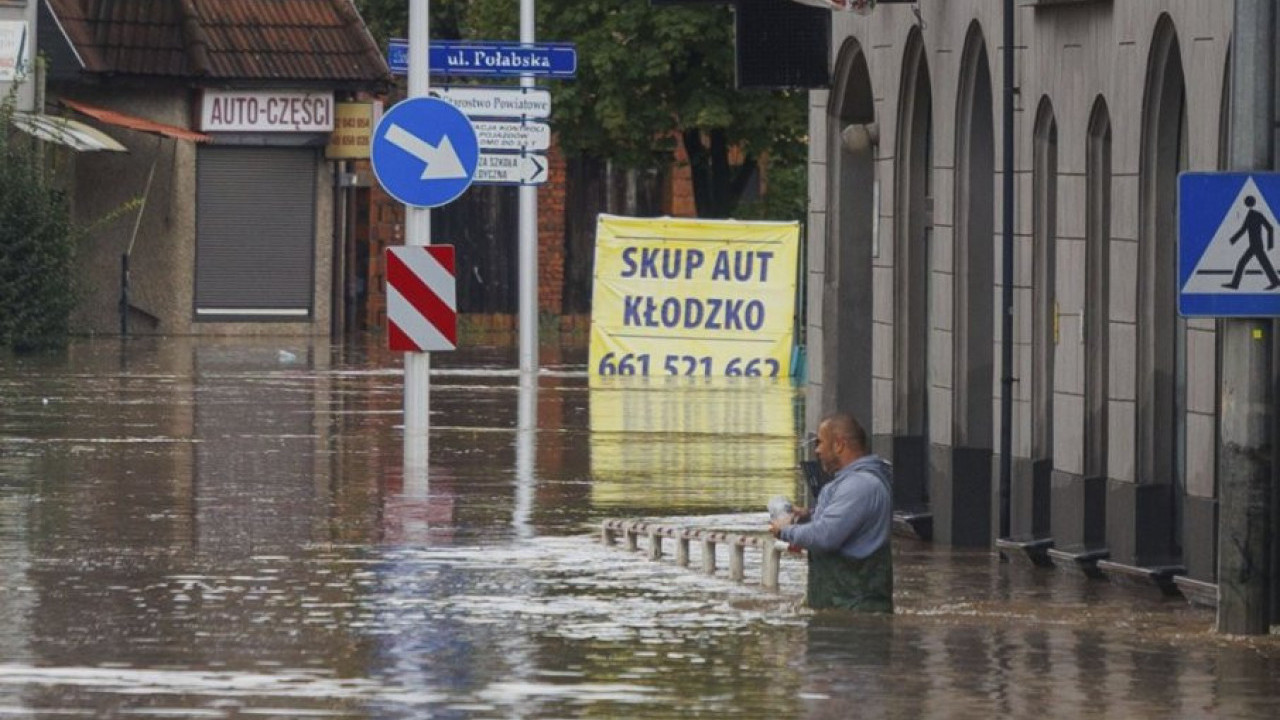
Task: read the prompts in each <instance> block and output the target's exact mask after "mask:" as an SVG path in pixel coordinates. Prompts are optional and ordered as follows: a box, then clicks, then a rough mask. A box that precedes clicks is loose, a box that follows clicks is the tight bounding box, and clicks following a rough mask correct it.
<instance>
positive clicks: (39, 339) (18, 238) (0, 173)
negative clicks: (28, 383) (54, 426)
mask: <svg viewBox="0 0 1280 720" xmlns="http://www.w3.org/2000/svg"><path fill="white" fill-rule="evenodd" d="M13 112H14V104H13V96H12V95H10V97H9V98H7V99H0V347H7V348H9V349H11V350H14V351H16V352H30V351H35V350H44V349H53V348H59V347H62V346H64V345H65V344H66V342H67V337H68V334H69V329H70V318H71V310H72V308H74V307H75V303H76V298H77V294H76V285H75V282H74V278H75V256H76V252H75V250H76V242H77V240H76V237H77V236H76V234H75V232H74V230H73V227H72V223H71V213H70V208H69V207H68V203H67V198H66V195H65V194H64V193H63V192H62V191H61V190H59V189H58V188H56V187H55V186H54V184H53V182H52V180H51V179H50V178H49V176H48V174H47V173H46V172H45V171H44V164H43V162H42V158H41V156H40V154H39V153H38V151H37V147H36V144H35V141H33V140H32V139H31V138H28V137H27V136H26V135H22V134H18V133H17V132H16V131H15V130H14V128H13Z"/></svg>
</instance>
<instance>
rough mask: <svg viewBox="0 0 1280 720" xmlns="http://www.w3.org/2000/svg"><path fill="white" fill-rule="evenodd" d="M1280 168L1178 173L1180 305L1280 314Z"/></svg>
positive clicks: (1210, 313)
mask: <svg viewBox="0 0 1280 720" xmlns="http://www.w3.org/2000/svg"><path fill="white" fill-rule="evenodd" d="M1276 210H1280V173H1240V172H1234V173H1183V174H1182V175H1180V176H1179V177H1178V312H1180V313H1181V314H1182V315H1183V316H1185V317H1275V316H1280V272H1278V271H1277V269H1276V267H1277V260H1276V258H1280V249H1277V248H1276V240H1277V239H1278V238H1277V237H1276V236H1277V235H1280V221H1277V219H1276V212H1275V211H1276Z"/></svg>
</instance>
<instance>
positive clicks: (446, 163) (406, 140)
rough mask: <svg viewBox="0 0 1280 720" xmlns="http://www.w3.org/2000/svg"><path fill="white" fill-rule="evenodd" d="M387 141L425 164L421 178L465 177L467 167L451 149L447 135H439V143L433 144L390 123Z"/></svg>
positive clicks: (449, 178) (444, 178)
mask: <svg viewBox="0 0 1280 720" xmlns="http://www.w3.org/2000/svg"><path fill="white" fill-rule="evenodd" d="M387 142H389V143H391V144H392V145H395V146H396V147H398V148H400V149H401V150H404V151H405V152H407V153H409V154H410V155H412V156H414V157H416V158H418V159H419V160H421V161H422V162H424V163H426V164H427V166H426V168H424V169H423V170H422V179H423V180H455V179H465V178H466V177H467V169H466V168H464V167H462V160H461V159H460V158H459V157H458V153H457V151H455V150H454V149H453V143H451V142H449V136H448V135H445V136H443V137H441V138H440V145H438V146H435V145H432V144H431V143H429V142H427V141H426V140H423V139H422V138H420V137H418V136H417V135H414V134H413V133H411V132H409V131H408V130H405V129H404V128H402V127H400V126H399V125H396V124H395V123H392V124H391V127H389V128H387Z"/></svg>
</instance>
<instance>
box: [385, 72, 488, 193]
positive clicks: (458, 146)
mask: <svg viewBox="0 0 1280 720" xmlns="http://www.w3.org/2000/svg"><path fill="white" fill-rule="evenodd" d="M369 159H370V161H372V163H373V172H374V175H376V176H377V177H378V182H379V183H380V184H381V185H382V187H383V188H384V189H385V190H386V191H387V193H388V194H390V195H391V196H392V197H394V198H395V199H397V200H399V201H400V202H402V203H404V204H405V205H412V206H414V207H439V206H440V205H446V204H448V203H450V202H453V201H454V200H455V199H456V198H457V197H458V196H459V195H461V194H462V193H463V191H465V190H466V189H467V187H468V186H470V185H471V181H472V179H473V178H474V177H475V174H476V165H477V164H478V163H479V161H480V145H479V142H478V141H477V140H476V131H475V128H473V127H472V126H471V121H470V120H468V119H467V116H466V115H463V114H462V111H460V110H458V109H457V108H455V107H454V106H452V105H450V104H449V103H447V102H445V101H443V100H438V99H436V98H428V97H417V98H409V99H408V100H404V101H402V102H400V103H397V104H396V106H395V107H393V108H391V109H390V110H388V111H387V113H386V114H385V115H383V116H382V120H381V121H379V122H378V127H376V128H374V131H373V145H372V147H371V148H370V150H369Z"/></svg>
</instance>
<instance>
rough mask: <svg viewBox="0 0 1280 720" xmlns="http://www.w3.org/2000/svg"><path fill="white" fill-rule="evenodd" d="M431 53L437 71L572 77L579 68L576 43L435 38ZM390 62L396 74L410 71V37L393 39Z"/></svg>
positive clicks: (390, 43)
mask: <svg viewBox="0 0 1280 720" xmlns="http://www.w3.org/2000/svg"><path fill="white" fill-rule="evenodd" d="M427 54H428V56H429V58H428V63H429V64H430V68H431V73H432V74H433V75H488V76H492V77H519V76H520V75H539V76H543V77H556V78H571V77H573V76H574V75H575V74H577V72H578V51H577V49H576V48H575V47H574V45H573V43H518V42H490V41H466V40H432V41H431V44H430V45H428V46H427ZM387 65H388V66H390V68H391V72H392V73H393V74H396V75H407V74H408V73H409V41H407V40H401V39H398V38H392V39H391V41H390V42H389V43H388V45H387Z"/></svg>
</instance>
